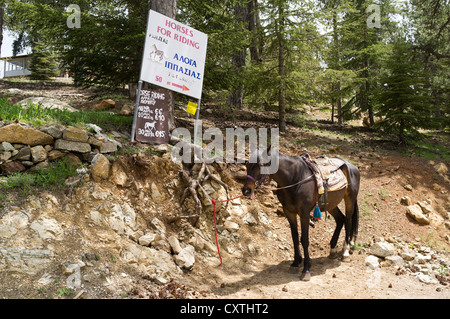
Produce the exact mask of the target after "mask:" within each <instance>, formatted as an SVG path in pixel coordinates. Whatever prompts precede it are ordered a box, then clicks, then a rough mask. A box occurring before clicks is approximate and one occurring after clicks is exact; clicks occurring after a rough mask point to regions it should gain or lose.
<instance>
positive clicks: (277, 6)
mask: <svg viewBox="0 0 450 319" xmlns="http://www.w3.org/2000/svg"><path fill="white" fill-rule="evenodd" d="M72 3H74V4H78V5H79V6H80V8H81V28H79V29H77V28H73V29H70V28H68V27H67V25H66V20H67V18H68V17H69V15H70V14H71V12H66V11H65V9H66V7H67V6H68V5H69V4H72ZM255 4H257V6H255ZM371 4H377V5H379V8H380V14H381V28H370V27H368V25H367V18H368V13H366V9H367V7H368V6H369V5H371ZM148 9H149V1H137V0H108V1H106V0H93V1H91V0H89V1H88V0H61V1H53V2H51V1H47V0H26V1H24V0H11V1H8V2H7V6H6V8H5V10H6V11H5V25H6V27H7V28H8V29H9V30H11V31H13V32H15V33H16V34H17V35H18V39H17V43H16V48H19V47H24V46H31V47H33V52H35V57H34V62H33V63H32V69H34V70H33V74H35V75H37V76H44V77H48V76H50V75H51V72H52V70H54V69H55V61H58V63H59V62H60V63H61V65H58V66H59V67H62V68H65V69H67V70H69V71H71V72H72V74H73V76H74V79H75V82H76V83H77V84H79V85H82V86H86V87H92V86H102V87H104V86H106V87H118V86H123V85H124V84H128V83H136V82H137V80H138V76H139V70H140V64H141V58H142V51H143V46H144V37H145V26H146V22H147V14H148ZM394 14H396V15H397V16H402V17H403V20H401V21H399V20H398V19H394V18H393V17H394V16H393V15H394ZM252 17H253V18H254V19H253V20H251V18H252ZM449 17H450V6H449V5H448V2H446V1H439V0H430V1H423V0H411V1H408V2H406V3H405V2H404V1H400V0H377V1H374V0H367V1H363V0H343V1H337V0H321V1H312V0H302V1H293V0H258V1H256V0H225V1H201V0H178V1H177V20H179V21H181V22H183V23H186V24H188V25H190V26H191V27H193V28H195V29H198V30H200V31H202V32H205V33H207V34H208V49H207V59H206V68H205V78H204V82H203V85H204V87H203V88H204V98H207V97H208V96H212V97H217V96H219V95H218V94H219V93H221V94H222V96H224V97H226V96H229V95H230V93H233V92H234V91H235V90H236V89H239V88H243V92H244V94H245V95H244V101H245V104H246V105H251V106H253V105H254V106H256V107H259V106H264V107H266V108H268V109H270V108H272V107H273V106H275V107H276V106H277V104H278V106H280V105H285V106H286V108H290V107H293V106H295V105H301V104H316V103H321V102H326V103H332V105H333V106H334V107H339V109H340V112H339V117H340V120H341V121H345V120H348V119H352V118H358V117H360V115H361V114H364V115H366V114H368V115H369V117H370V119H371V120H373V118H374V115H376V114H379V115H380V116H382V117H383V119H384V122H382V123H381V124H380V126H379V128H380V129H383V130H385V131H389V132H392V133H394V134H396V135H397V136H398V137H399V139H401V140H403V139H407V136H411V134H415V133H417V132H418V130H419V129H421V128H437V129H441V130H445V129H446V128H448V127H449V126H450V121H449V118H450V116H449V115H450V114H449V113H450V76H449V67H450V28H448V26H449V24H450V20H449ZM319 22H320V24H319ZM403 38H406V39H408V41H407V44H405V48H404V49H403V50H404V51H405V53H404V54H407V55H408V57H407V59H408V61H410V62H411V64H410V65H409V69H405V70H404V71H405V72H409V73H408V74H415V75H420V76H418V77H414V78H411V79H409V80H408V81H409V82H408V85H404V84H402V85H403V87H401V88H400V86H401V83H400V82H399V79H396V78H395V74H397V76H401V74H400V73H399V72H402V71H401V70H400V67H401V64H400V60H401V58H399V57H397V58H398V59H397V60H396V61H394V59H395V57H394V56H390V55H392V54H393V55H395V54H399V51H398V50H399V48H398V47H397V48H395V50H397V51H395V50H394V49H393V48H392V47H393V45H394V43H396V41H397V40H398V39H403ZM407 46H409V48H408V47H407ZM408 50H409V51H410V53H411V54H408V53H407V52H406V51H408ZM255 52H257V54H256V55H255ZM395 52H396V53H395ZM239 54H240V55H241V58H242V57H245V59H244V61H242V59H237V58H236V57H237V55H239ZM53 55H56V56H55V57H54V56H53ZM405 58H406V57H405ZM389 59H391V60H390V62H388V60H389ZM238 60H239V62H238ZM390 63H393V64H397V66H394V65H390ZM242 64H244V65H242ZM396 67H397V68H399V69H395V68H396ZM403 67H404V68H407V67H408V66H407V65H404V66H403ZM413 67H414V68H416V70H413ZM413 71H414V72H413ZM415 75H414V76H415ZM405 80H406V79H405ZM385 83H389V85H388V86H384V84H385ZM395 83H397V84H395ZM394 86H397V88H396V89H395V90H400V91H401V92H403V93H405V94H404V95H402V96H395V94H394ZM408 86H409V87H413V88H414V90H408V88H407V87H408ZM413 91H414V92H413ZM425 91H426V92H425ZM425 93H426V94H425ZM281 97H282V98H281ZM225 99H226V98H224V99H222V100H225ZM408 99H409V100H408ZM411 99H414V100H411ZM220 102H224V101H220ZM0 112H2V111H0ZM20 112H22V111H20ZM82 114H83V115H82V116H90V115H89V114H88V113H87V112H83V113H82ZM280 114H281V109H280ZM74 116H75V115H74ZM76 116H79V115H76ZM62 117H65V115H64V116H62ZM29 120H30V121H32V119H31V118H30V119H29ZM59 121H61V120H59ZM80 121H84V119H80ZM89 121H90V120H89ZM428 124H430V125H428Z"/></svg>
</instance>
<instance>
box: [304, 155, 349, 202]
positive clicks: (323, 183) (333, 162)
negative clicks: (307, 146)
mask: <svg viewBox="0 0 450 319" xmlns="http://www.w3.org/2000/svg"><path fill="white" fill-rule="evenodd" d="M311 163H312V164H313V166H314V168H315V169H316V171H315V172H314V176H315V177H316V181H317V189H318V192H319V195H322V194H324V193H325V192H326V191H330V192H333V191H337V190H340V189H343V188H344V187H346V186H347V178H346V177H345V175H344V173H343V172H342V170H341V167H342V166H343V165H345V162H344V161H343V160H341V159H339V158H328V157H326V156H320V157H318V158H316V159H314V160H311Z"/></svg>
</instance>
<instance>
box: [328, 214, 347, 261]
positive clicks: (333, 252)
mask: <svg viewBox="0 0 450 319" xmlns="http://www.w3.org/2000/svg"><path fill="white" fill-rule="evenodd" d="M330 214H331V215H332V216H333V217H334V220H335V221H336V228H335V230H334V234H333V237H331V241H330V255H329V256H328V258H330V259H335V258H337V257H338V256H339V254H338V252H337V248H336V245H337V242H338V239H339V235H340V233H341V230H342V226H344V222H345V216H344V214H342V212H341V210H340V209H339V207H337V206H336V207H335V208H334V209H333V210H332V211H331V212H330Z"/></svg>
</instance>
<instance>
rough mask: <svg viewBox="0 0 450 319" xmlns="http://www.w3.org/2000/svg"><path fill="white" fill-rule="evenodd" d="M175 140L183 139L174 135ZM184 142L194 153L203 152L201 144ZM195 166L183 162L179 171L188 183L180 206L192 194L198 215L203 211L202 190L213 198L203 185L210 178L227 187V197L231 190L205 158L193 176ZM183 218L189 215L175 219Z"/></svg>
mask: <svg viewBox="0 0 450 319" xmlns="http://www.w3.org/2000/svg"><path fill="white" fill-rule="evenodd" d="M173 142H175V143H178V142H183V141H181V140H180V139H178V138H176V137H172V138H171V143H173ZM184 143H187V145H188V146H189V147H190V148H191V150H192V153H194V154H195V152H194V151H195V150H197V151H201V152H202V151H203V149H202V148H201V147H200V146H197V145H194V144H191V143H188V142H184ZM194 156H195V155H194ZM193 167H194V166H192V167H191V168H190V169H189V168H188V165H186V164H183V169H182V170H180V172H179V175H180V177H181V179H182V180H183V182H184V183H185V184H186V185H187V186H186V188H185V189H184V191H183V194H182V195H181V198H180V206H181V205H183V203H184V201H185V199H186V198H187V196H188V195H191V196H192V199H193V200H194V202H195V208H196V211H197V215H196V216H200V215H201V213H202V202H201V201H200V199H199V194H200V192H202V193H203V196H205V197H206V198H208V199H209V200H211V197H210V196H209V195H208V193H207V192H206V191H205V189H204V188H203V186H204V185H205V183H206V182H207V181H208V180H212V181H215V182H216V183H218V184H219V185H221V186H223V187H224V188H225V191H226V194H227V198H228V197H229V190H228V185H227V184H225V183H224V182H223V181H221V180H220V178H218V177H217V176H215V175H213V174H212V173H211V169H210V167H209V166H208V165H207V164H206V162H205V160H202V161H201V167H200V170H199V171H198V175H197V177H196V178H194V177H193V175H194V173H193ZM227 206H228V202H227ZM227 206H226V207H227ZM191 217H192V216H191ZM182 218H189V216H186V217H180V218H177V217H175V219H178V220H179V219H182Z"/></svg>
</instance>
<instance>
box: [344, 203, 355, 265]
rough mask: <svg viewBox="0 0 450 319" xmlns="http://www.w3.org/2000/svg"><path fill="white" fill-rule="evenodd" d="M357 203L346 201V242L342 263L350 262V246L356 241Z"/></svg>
mask: <svg viewBox="0 0 450 319" xmlns="http://www.w3.org/2000/svg"><path fill="white" fill-rule="evenodd" d="M356 205H357V204H356V201H351V200H345V242H344V249H343V253H342V261H347V262H348V261H350V246H351V245H352V244H353V242H352V241H353V240H354V235H355V234H354V228H355V225H354V222H355V221H354V218H353V214H357V211H356V209H357V206H356Z"/></svg>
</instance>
